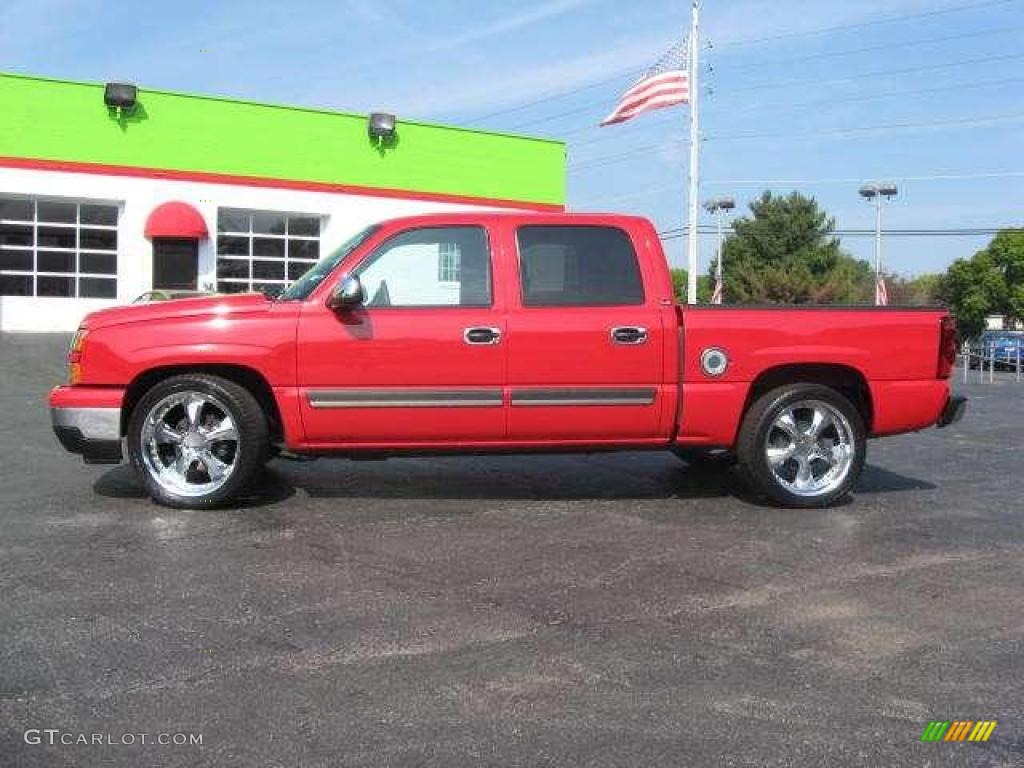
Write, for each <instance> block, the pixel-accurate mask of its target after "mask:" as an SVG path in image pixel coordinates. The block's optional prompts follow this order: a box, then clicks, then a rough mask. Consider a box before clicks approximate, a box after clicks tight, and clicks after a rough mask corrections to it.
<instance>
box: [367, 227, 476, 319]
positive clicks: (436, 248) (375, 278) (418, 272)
mask: <svg viewBox="0 0 1024 768" xmlns="http://www.w3.org/2000/svg"><path fill="white" fill-rule="evenodd" d="M355 274H356V275H358V276H359V279H360V280H361V281H362V283H363V290H365V291H366V305H367V306H368V307H489V306H490V305H491V256H490V249H489V248H488V245H487V234H486V232H485V231H484V230H483V229H482V228H481V227H427V228H424V229H414V230H410V231H408V232H403V233H401V234H399V235H396V236H395V237H392V238H391V239H390V240H388V241H387V242H385V243H384V244H382V245H381V246H380V247H379V248H378V249H377V250H376V251H374V252H373V253H372V254H370V255H369V256H368V257H367V258H366V260H365V261H363V262H362V263H361V264H360V265H359V267H358V268H357V269H356V270H355Z"/></svg>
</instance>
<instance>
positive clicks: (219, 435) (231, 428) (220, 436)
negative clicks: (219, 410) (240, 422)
mask: <svg viewBox="0 0 1024 768" xmlns="http://www.w3.org/2000/svg"><path fill="white" fill-rule="evenodd" d="M203 436H204V437H205V438H206V441H207V442H208V443H216V442H220V441H222V440H237V439H238V430H237V429H235V422H233V421H232V420H231V417H230V416H225V417H224V418H223V419H221V420H220V423H219V424H218V425H217V426H215V427H214V428H213V429H211V430H210V431H209V432H204V433H203Z"/></svg>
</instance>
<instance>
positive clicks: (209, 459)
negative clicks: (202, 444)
mask: <svg viewBox="0 0 1024 768" xmlns="http://www.w3.org/2000/svg"><path fill="white" fill-rule="evenodd" d="M199 460H200V461H201V462H203V466H204V467H206V474H207V475H208V476H209V478H210V480H212V481H217V480H220V479H221V478H223V477H224V475H225V474H227V471H228V467H229V466H230V465H229V464H227V463H225V462H223V461H221V460H220V459H218V458H217V457H216V456H214V455H213V452H212V451H209V450H206V451H203V452H201V453H200V454H199Z"/></svg>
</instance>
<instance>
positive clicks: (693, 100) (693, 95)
mask: <svg viewBox="0 0 1024 768" xmlns="http://www.w3.org/2000/svg"><path fill="white" fill-rule="evenodd" d="M689 45H690V50H689V55H688V56H687V57H686V58H687V67H688V70H689V71H688V77H689V84H690V178H689V183H690V192H689V199H688V200H687V207H688V209H689V210H688V211H687V219H688V221H689V233H688V234H689V239H688V241H687V260H686V264H687V267H688V269H689V273H688V275H687V278H686V303H687V304H696V303H697V250H698V243H697V238H698V237H699V233H698V231H697V218H698V216H699V214H700V201H699V200H698V199H697V196H698V195H699V194H700V172H699V167H698V164H699V163H700V112H699V109H700V103H699V102H700V84H699V83H698V77H699V75H700V66H699V61H698V58H699V56H700V0H693V4H692V10H691V15H690V37H689Z"/></svg>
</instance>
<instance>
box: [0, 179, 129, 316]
mask: <svg viewBox="0 0 1024 768" xmlns="http://www.w3.org/2000/svg"><path fill="white" fill-rule="evenodd" d="M0 296H63V297H67V298H74V297H78V298H83V299H114V298H117V206H116V205H109V204H103V203H92V202H75V201H67V200H42V199H35V198H28V197H7V196H3V195H0Z"/></svg>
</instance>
